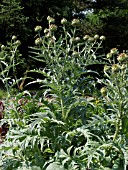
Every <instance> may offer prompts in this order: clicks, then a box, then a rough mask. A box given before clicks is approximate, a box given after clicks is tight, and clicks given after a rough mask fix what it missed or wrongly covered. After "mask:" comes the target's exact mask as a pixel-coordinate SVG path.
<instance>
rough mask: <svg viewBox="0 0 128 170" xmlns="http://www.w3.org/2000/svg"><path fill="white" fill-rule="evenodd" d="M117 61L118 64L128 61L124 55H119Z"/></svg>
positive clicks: (127, 56)
mask: <svg viewBox="0 0 128 170" xmlns="http://www.w3.org/2000/svg"><path fill="white" fill-rule="evenodd" d="M117 60H118V61H119V62H124V61H127V60H128V55H127V54H125V53H121V54H120V55H119V56H118V57H117Z"/></svg>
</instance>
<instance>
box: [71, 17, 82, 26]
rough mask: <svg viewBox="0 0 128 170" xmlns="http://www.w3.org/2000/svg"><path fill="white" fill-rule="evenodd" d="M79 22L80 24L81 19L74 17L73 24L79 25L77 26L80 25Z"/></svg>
mask: <svg viewBox="0 0 128 170" xmlns="http://www.w3.org/2000/svg"><path fill="white" fill-rule="evenodd" d="M79 24H80V20H79V19H73V20H72V23H71V25H72V26H74V27H77V26H79Z"/></svg>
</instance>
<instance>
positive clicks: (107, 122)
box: [0, 16, 128, 170]
mask: <svg viewBox="0 0 128 170" xmlns="http://www.w3.org/2000/svg"><path fill="white" fill-rule="evenodd" d="M47 20H48V23H49V27H48V28H46V29H44V35H43V33H42V32H43V31H42V27H41V26H37V27H36V28H35V32H36V40H35V47H31V48H30V57H31V58H32V59H33V60H37V61H39V62H40V63H42V67H39V68H38V67H37V68H35V69H34V70H29V71H27V73H28V72H31V73H38V74H40V75H41V76H42V77H41V76H40V78H37V79H36V80H32V81H31V82H30V83H28V84H27V86H29V85H30V84H31V85H33V86H34V84H35V83H38V84H39V85H40V88H41V90H40V94H38V92H34V93H32V92H30V91H28V90H23V91H17V92H16V93H14V92H13V93H12V87H14V85H18V87H19V84H21V83H22V80H24V79H25V78H27V77H23V78H20V79H18V78H17V77H16V76H14V75H15V74H12V72H13V73H15V72H14V71H15V69H16V67H17V65H18V64H19V61H17V60H16V59H17V58H19V56H20V54H19V53H18V51H17V48H18V45H19V44H20V43H19V41H18V40H16V39H15V38H16V37H15V38H14V37H13V38H12V40H13V41H12V42H11V44H12V45H11V46H10V47H9V48H8V50H7V46H1V52H0V61H1V63H0V64H1V80H2V81H3V83H4V84H5V88H6V91H7V97H6V99H4V110H2V111H3V112H4V113H3V116H2V117H1V122H0V123H1V126H2V125H3V124H4V123H6V124H8V126H9V130H8V132H7V133H6V134H5V135H4V137H3V138H2V135H1V138H2V140H3V141H2V142H1V144H0V151H1V152H0V154H1V155H0V157H1V162H0V166H1V169H3V170H12V169H14V170H15V169H16V170H17V169H18V170H19V169H30V170H34V169H36V170H38V169H41V170H53V169H56V170H99V169H100V170H126V169H127V164H128V143H127V141H128V132H127V129H128V116H127V115H128V114H127V110H128V102H127V100H128V99H127V96H128V87H127V76H128V68H127V65H128V64H127V61H128V55H127V54H126V53H119V52H118V50H117V49H116V48H113V49H111V50H110V53H108V54H107V56H106V55H105V54H102V55H101V54H100V48H102V41H104V40H105V37H104V36H102V35H101V36H99V35H95V36H94V37H90V36H89V35H85V36H84V37H81V36H80V35H79V34H78V33H79V24H80V21H79V20H78V19H74V20H72V23H68V21H67V20H66V19H62V20H61V24H60V26H59V27H57V26H56V25H55V20H54V18H52V17H50V16H48V17H47ZM67 24H71V30H70V31H67V30H66V25H67ZM57 29H60V30H61V36H60V37H58V36H56V31H57ZM42 35H43V36H42ZM78 35H79V36H78ZM17 42H18V43H17ZM9 45H10V44H9ZM12 47H13V50H12ZM17 55H18V57H17ZM7 58H8V60H7ZM44 64H45V68H44ZM95 65H96V66H98V67H101V66H102V67H103V66H104V67H103V69H102V67H101V70H100V72H98V70H94V69H93V67H95ZM91 68H92V69H91ZM10 73H11V74H10ZM99 87H100V88H99Z"/></svg>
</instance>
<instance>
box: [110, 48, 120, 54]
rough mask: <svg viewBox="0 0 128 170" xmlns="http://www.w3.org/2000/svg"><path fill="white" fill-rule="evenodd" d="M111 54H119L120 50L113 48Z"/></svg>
mask: <svg viewBox="0 0 128 170" xmlns="http://www.w3.org/2000/svg"><path fill="white" fill-rule="evenodd" d="M110 53H111V54H118V49H117V48H112V49H111V50H110Z"/></svg>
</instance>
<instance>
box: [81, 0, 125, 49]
mask: <svg viewBox="0 0 128 170" xmlns="http://www.w3.org/2000/svg"><path fill="white" fill-rule="evenodd" d="M84 5H86V10H88V12H87V13H86V16H85V19H84V21H83V22H82V28H81V29H82V31H83V32H84V34H91V35H94V34H96V33H98V34H103V35H105V36H106V47H105V48H106V51H108V50H109V49H110V48H113V47H117V48H119V50H120V51H123V50H127V46H128V31H127V30H128V16H127V14H128V3H127V0H95V1H92V0H90V1H88V3H87V2H86V3H85V4H84Z"/></svg>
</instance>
